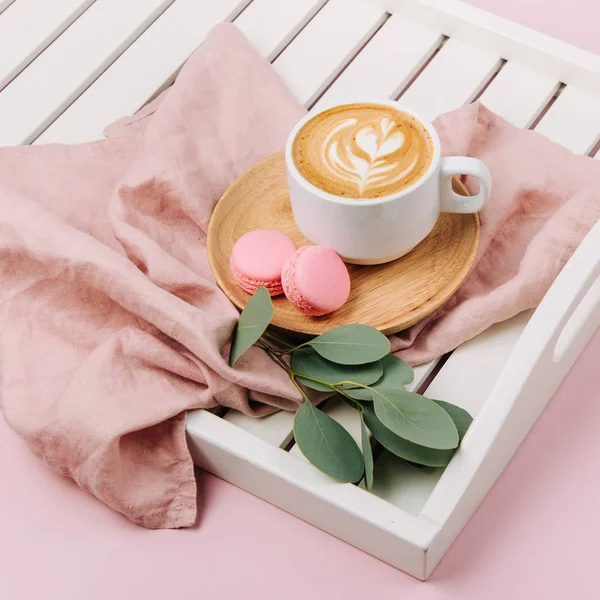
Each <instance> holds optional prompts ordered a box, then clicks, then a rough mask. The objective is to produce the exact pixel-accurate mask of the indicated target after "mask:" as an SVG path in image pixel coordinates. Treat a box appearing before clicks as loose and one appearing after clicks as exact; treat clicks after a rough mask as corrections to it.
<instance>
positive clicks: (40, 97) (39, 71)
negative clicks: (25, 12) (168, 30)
mask: <svg viewBox="0 0 600 600" xmlns="http://www.w3.org/2000/svg"><path fill="white" fill-rule="evenodd" d="M171 2H172V0H129V1H128V2H122V1H121V0H96V2H95V3H94V4H92V6H90V8H88V10H86V11H85V12H84V13H83V15H81V17H79V19H77V21H75V23H73V25H71V27H69V28H68V29H67V30H66V31H65V32H64V33H63V34H62V35H61V36H60V37H59V38H58V39H57V40H56V41H55V42H54V43H53V44H51V46H50V47H49V48H47V49H46V51H45V52H43V53H42V54H41V55H40V56H39V57H38V58H37V59H36V60H35V61H34V62H33V63H32V64H31V65H30V66H29V67H28V68H27V69H26V70H25V71H24V72H23V73H21V74H20V75H19V76H18V77H17V78H16V79H15V80H14V81H13V82H12V83H11V84H10V85H8V86H7V87H6V88H5V89H4V90H3V91H2V92H0V145H13V144H24V143H28V142H30V141H31V140H33V139H35V138H36V137H37V136H38V135H39V133H40V132H41V131H43V130H44V129H45V128H46V127H47V126H48V125H49V124H50V123H52V121H54V119H56V117H57V116H58V115H59V114H60V113H61V112H62V111H63V110H64V109H65V108H66V107H67V106H69V104H71V102H73V100H75V98H77V97H78V96H79V95H80V94H81V93H82V92H83V90H85V89H86V88H87V87H88V86H89V85H90V83H92V82H93V81H94V80H95V79H96V78H97V77H98V75H100V73H102V71H104V70H105V69H106V67H107V66H108V65H109V64H111V63H112V62H113V61H114V60H115V58H117V56H119V55H120V54H121V53H122V52H123V50H124V49H125V48H127V46H129V44H130V43H131V42H132V41H133V40H134V39H135V38H137V37H138V36H139V35H140V33H141V32H142V31H144V29H146V27H148V25H149V24H150V23H152V21H154V19H155V18H156V17H157V16H158V15H159V14H160V13H161V12H162V11H163V10H164V9H165V8H166V7H167V6H168V5H169V4H170V3H171Z"/></svg>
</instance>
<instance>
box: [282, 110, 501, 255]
mask: <svg viewBox="0 0 600 600" xmlns="http://www.w3.org/2000/svg"><path fill="white" fill-rule="evenodd" d="M285 162H286V168H287V173H288V186H289V194H290V202H291V206H292V212H293V215H294V220H295V221H296V225H297V226H298V229H299V230H300V231H301V232H302V233H303V234H304V236H305V237H306V238H307V239H309V240H310V241H311V242H312V243H314V244H318V245H321V246H328V247H329V248H332V249H333V250H335V251H336V252H337V253H338V254H339V255H340V256H341V257H342V258H343V259H344V260H345V261H346V262H350V263H355V264H365V265H372V264H379V263H384V262H389V261H391V260H395V259H396V258H399V257H400V256H403V255H404V254H407V253H408V252H410V251H411V250H412V249H413V248H414V247H415V246H416V245H417V244H419V243H420V242H421V241H423V240H424V239H425V238H426V237H427V236H428V235H429V233H430V232H431V230H432V229H433V227H434V226H435V223H436V221H437V219H438V217H439V215H440V212H454V213H473V212H478V211H480V210H481V209H482V208H483V207H484V206H485V204H486V202H487V200H488V197H489V195H490V191H491V178H490V173H489V171H488V169H487V167H486V166H485V164H484V163H483V162H481V161H480V160H477V159H475V158H470V157H465V156H450V157H442V156H441V148H440V141H439V138H438V135H437V133H436V131H435V129H434V127H433V125H432V124H431V123H429V122H428V121H427V120H425V119H423V118H421V117H419V116H418V115H417V114H416V113H415V112H414V111H412V110H410V109H408V108H405V107H402V106H400V105H399V104H398V103H397V102H394V101H392V100H383V101H373V100H365V101H360V100H359V101H353V102H349V103H347V104H341V105H337V106H333V107H330V108H326V109H324V110H322V111H320V112H317V113H315V114H308V115H307V116H306V117H304V119H302V120H301V121H300V122H299V123H298V124H297V125H296V127H295V128H294V129H293V130H292V133H291V134H290V136H289V138H288V142H287V145H286V150H285ZM463 174H464V175H471V176H473V177H476V178H477V179H478V181H479V192H478V193H477V194H475V195H474V196H461V195H459V194H456V193H455V192H454V191H453V189H452V178H453V177H454V176H456V175H463Z"/></svg>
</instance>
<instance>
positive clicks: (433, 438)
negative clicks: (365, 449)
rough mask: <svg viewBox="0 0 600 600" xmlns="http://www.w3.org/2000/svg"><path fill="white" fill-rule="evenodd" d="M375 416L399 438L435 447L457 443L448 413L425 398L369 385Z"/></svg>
mask: <svg viewBox="0 0 600 600" xmlns="http://www.w3.org/2000/svg"><path fill="white" fill-rule="evenodd" d="M373 404H374V408H375V414H376V415H377V418H378V419H379V420H380V421H381V422H382V423H383V425H385V426H386V427H387V428H388V429H390V430H391V431H392V432H393V433H395V434H396V435H398V436H400V437H401V438H403V439H405V440H408V441H409V442H413V443H415V444H419V445H420V446H425V447H427V448H435V449H437V450H451V449H453V448H456V447H457V446H458V431H457V429H456V426H455V425H454V422H453V421H452V419H451V418H450V415H449V414H448V413H447V412H446V411H445V410H444V409H443V408H442V407H441V406H440V405H439V404H437V403H435V402H434V401H433V400H430V399H429V398H425V397H424V396H420V395H419V394H415V393H414V392H407V391H405V390H390V389H385V388H377V389H375V388H373Z"/></svg>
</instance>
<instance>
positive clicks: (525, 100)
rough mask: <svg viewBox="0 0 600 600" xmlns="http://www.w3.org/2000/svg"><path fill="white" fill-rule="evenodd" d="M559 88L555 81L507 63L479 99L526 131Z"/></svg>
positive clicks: (510, 62)
mask: <svg viewBox="0 0 600 600" xmlns="http://www.w3.org/2000/svg"><path fill="white" fill-rule="evenodd" d="M559 86H560V83H559V82H558V81H557V80H556V79H553V78H552V77H548V76H547V75H544V74H543V73H538V72H537V71H533V70H531V69H529V68H527V67H524V66H523V65H520V64H519V63H515V62H512V61H509V62H508V63H506V64H505V65H504V66H503V67H502V69H501V71H500V72H499V73H498V75H497V76H496V78H495V79H494V81H493V82H492V83H491V85H490V87H489V88H488V89H486V90H485V92H484V93H483V94H482V96H481V98H480V100H481V102H482V103H483V104H485V106H487V107H488V108H489V109H490V110H492V111H494V112H495V113H497V114H501V115H502V116H503V117H504V118H505V119H506V120H507V121H510V122H511V123H512V124H513V125H516V126H517V127H521V128H523V129H527V128H529V127H530V126H531V125H532V123H533V122H534V121H535V120H536V119H537V117H538V116H539V114H540V113H541V112H542V110H543V109H544V107H545V106H546V105H547V104H548V102H550V100H551V99H552V97H553V96H554V94H555V93H556V91H557V90H558V88H559Z"/></svg>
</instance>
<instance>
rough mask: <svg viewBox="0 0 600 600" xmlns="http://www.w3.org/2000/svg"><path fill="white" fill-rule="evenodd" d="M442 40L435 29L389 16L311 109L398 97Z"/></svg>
mask: <svg viewBox="0 0 600 600" xmlns="http://www.w3.org/2000/svg"><path fill="white" fill-rule="evenodd" d="M443 40H444V36H443V35H442V34H441V33H439V32H438V31H435V30H434V29H430V28H429V27H425V26H423V25H419V24H416V23H413V22H411V21H409V20H408V19H405V18H404V17H402V16H401V15H392V17H390V18H389V19H388V20H387V22H386V23H385V24H384V25H383V27H381V29H380V30H379V31H378V32H377V33H376V34H375V35H374V36H373V38H372V39H371V40H370V41H369V43H368V44H367V45H366V47H365V48H363V50H361V52H359V54H358V55H357V56H356V58H355V59H354V60H353V61H352V62H351V63H350V64H349V65H348V67H347V68H346V69H345V70H344V71H343V72H342V73H341V74H340V76H339V77H338V78H337V79H336V80H335V81H334V83H333V84H332V85H331V87H330V88H329V89H328V90H327V91H326V92H325V93H324V94H323V96H322V97H321V98H320V99H319V101H318V102H317V103H316V104H315V106H314V108H315V109H316V110H321V109H322V108H324V107H326V106H328V105H332V104H339V103H340V102H345V101H347V100H348V98H352V97H356V96H363V97H364V96H369V97H371V98H397V97H398V95H399V94H400V92H401V91H402V90H403V89H404V87H405V86H406V85H407V84H408V82H409V81H410V80H411V79H412V77H413V76H414V75H416V74H417V72H418V71H419V69H420V68H421V67H422V66H423V65H424V64H425V62H426V61H427V60H428V59H429V58H430V57H431V55H432V54H433V53H434V52H435V51H436V50H437V49H438V48H439V46H440V44H441V43H442V42H443Z"/></svg>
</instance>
